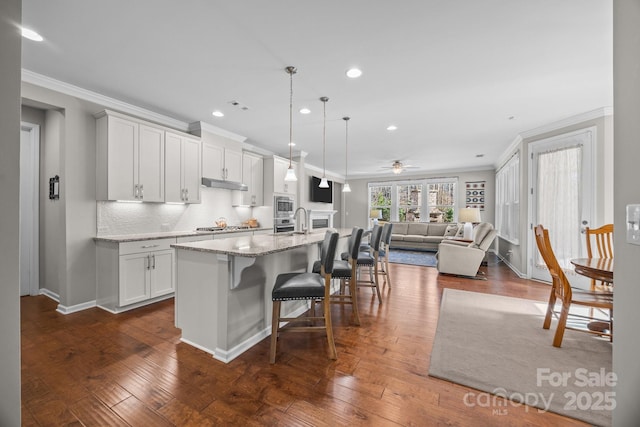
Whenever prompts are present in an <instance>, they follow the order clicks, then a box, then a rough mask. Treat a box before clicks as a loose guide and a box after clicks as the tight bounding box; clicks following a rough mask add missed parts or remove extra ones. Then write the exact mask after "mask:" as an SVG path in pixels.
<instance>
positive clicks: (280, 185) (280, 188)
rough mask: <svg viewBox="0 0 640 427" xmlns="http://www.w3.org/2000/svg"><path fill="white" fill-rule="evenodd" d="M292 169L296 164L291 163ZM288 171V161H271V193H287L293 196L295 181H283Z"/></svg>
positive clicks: (295, 189) (277, 159)
mask: <svg viewBox="0 0 640 427" xmlns="http://www.w3.org/2000/svg"><path fill="white" fill-rule="evenodd" d="M292 166H293V168H294V169H295V168H296V164H295V163H292ZM288 169H289V161H288V160H286V159H280V158H278V157H274V159H273V192H274V193H287V194H295V193H296V191H297V188H298V187H297V181H285V180H284V177H285V176H286V175H287V170H288Z"/></svg>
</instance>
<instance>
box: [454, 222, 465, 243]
mask: <svg viewBox="0 0 640 427" xmlns="http://www.w3.org/2000/svg"><path fill="white" fill-rule="evenodd" d="M462 236H464V224H458V232H457V233H456V237H458V238H460V239H462Z"/></svg>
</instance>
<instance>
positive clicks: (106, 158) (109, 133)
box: [96, 111, 165, 202]
mask: <svg viewBox="0 0 640 427" xmlns="http://www.w3.org/2000/svg"><path fill="white" fill-rule="evenodd" d="M96 133H97V135H96V139H97V154H96V158H97V163H96V171H97V177H96V182H97V191H96V198H97V199H98V200H130V201H144V202H164V166H165V165H164V154H165V152H164V148H165V147H164V144H165V140H164V129H162V128H160V127H154V126H150V125H148V124H146V123H142V122H139V121H136V120H134V119H130V118H128V117H126V116H123V115H120V114H117V113H112V112H108V111H103V112H101V113H99V114H98V115H97V122H96Z"/></svg>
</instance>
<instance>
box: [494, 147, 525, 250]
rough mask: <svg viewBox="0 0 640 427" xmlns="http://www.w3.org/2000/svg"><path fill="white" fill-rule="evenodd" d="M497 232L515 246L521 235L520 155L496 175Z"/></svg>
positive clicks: (514, 157) (515, 156)
mask: <svg viewBox="0 0 640 427" xmlns="http://www.w3.org/2000/svg"><path fill="white" fill-rule="evenodd" d="M496 230H497V231H498V235H499V236H500V237H501V238H503V239H505V240H507V241H509V242H511V243H514V244H518V243H519V235H520V155H519V153H516V154H514V155H513V156H512V157H511V159H509V161H507V163H505V164H504V165H503V166H502V168H500V170H498V172H497V173H496Z"/></svg>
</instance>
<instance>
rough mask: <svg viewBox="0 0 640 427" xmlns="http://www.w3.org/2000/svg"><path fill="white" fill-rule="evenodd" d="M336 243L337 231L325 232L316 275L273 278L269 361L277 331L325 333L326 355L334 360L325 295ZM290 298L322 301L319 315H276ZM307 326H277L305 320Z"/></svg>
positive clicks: (328, 288) (272, 354)
mask: <svg viewBox="0 0 640 427" xmlns="http://www.w3.org/2000/svg"><path fill="white" fill-rule="evenodd" d="M337 245H338V233H332V232H331V231H327V232H326V233H325V236H324V240H323V242H322V247H321V249H320V274H317V273H283V274H279V275H278V276H277V277H276V283H275V285H274V286H273V291H272V292H271V299H272V301H273V313H272V320H271V349H270V351H269V362H270V363H275V361H276V346H277V341H278V333H280V332H305V331H310V332H321V331H325V332H326V334H327V343H328V344H329V358H330V359H333V360H335V359H337V358H338V356H337V354H336V346H335V343H334V342H333V329H332V328H331V310H330V307H329V296H330V294H331V273H332V272H333V262H334V261H333V258H334V257H335V254H336V247H337ZM292 300H311V301H312V306H313V301H316V300H323V304H322V306H323V315H322V316H315V315H314V316H307V317H280V307H281V303H282V301H292ZM314 314H315V313H314ZM315 320H323V321H324V325H322V326H315V325H313V321H315ZM309 321H311V323H312V324H311V325H310V326H287V327H283V328H281V327H280V322H289V323H299V322H309Z"/></svg>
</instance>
